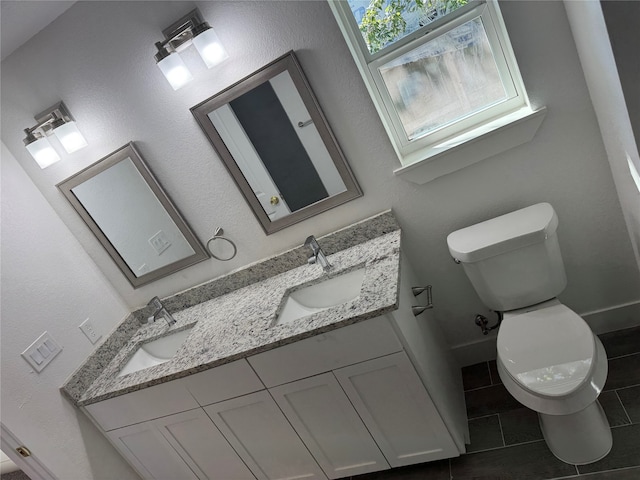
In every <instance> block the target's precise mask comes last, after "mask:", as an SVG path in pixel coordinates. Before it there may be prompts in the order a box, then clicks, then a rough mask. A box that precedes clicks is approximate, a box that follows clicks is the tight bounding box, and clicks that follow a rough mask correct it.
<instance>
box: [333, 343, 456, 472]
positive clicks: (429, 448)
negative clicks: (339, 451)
mask: <svg viewBox="0 0 640 480" xmlns="http://www.w3.org/2000/svg"><path fill="white" fill-rule="evenodd" d="M335 375H336V377H337V379H338V381H339V382H340V385H341V386H342V388H343V389H344V391H345V393H346V394H347V396H348V397H349V399H350V400H351V403H353V405H354V407H355V409H356V410H357V412H358V413H359V414H360V417H361V418H362V420H363V421H364V423H365V425H366V426H367V428H368V429H369V431H370V432H371V434H372V435H373V437H374V439H375V440H376V442H377V444H378V445H379V446H380V449H381V450H382V452H383V453H384V455H385V457H386V458H387V461H388V462H389V463H390V464H391V466H392V467H397V466H401V465H410V464H414V463H420V462H427V461H431V460H438V459H441V458H449V457H454V456H457V455H458V450H457V448H456V446H455V444H454V443H453V440H452V438H451V435H450V434H449V432H448V430H447V428H446V426H445V425H444V423H443V421H442V419H441V418H440V415H439V414H438V411H437V410H436V408H435V406H434V404H433V402H432V401H431V398H430V397H429V394H428V393H427V391H426V390H425V388H424V385H423V384H422V382H421V380H420V378H419V377H418V374H417V373H416V371H415V369H414V368H413V365H412V364H411V362H410V361H409V359H408V358H407V355H406V354H405V353H404V352H401V353H395V354H393V355H388V356H386V357H381V358H376V359H374V360H369V361H367V362H363V363H359V364H357V365H352V366H349V367H345V368H341V369H339V370H336V371H335Z"/></svg>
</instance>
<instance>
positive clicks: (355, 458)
mask: <svg viewBox="0 0 640 480" xmlns="http://www.w3.org/2000/svg"><path fill="white" fill-rule="evenodd" d="M269 391H270V393H271V394H272V395H273V398H274V399H275V401H276V402H277V403H278V405H279V406H280V408H281V409H282V411H283V412H284V414H285V416H286V417H287V418H288V419H289V421H290V422H291V424H292V425H293V428H294V429H295V430H296V431H297V432H298V434H299V435H300V437H301V438H302V440H303V441H304V443H305V444H306V445H307V447H308V448H309V450H310V451H311V453H312V454H313V456H314V457H315V459H316V460H317V461H318V463H319V464H320V466H321V467H322V469H323V470H324V472H325V473H326V474H327V476H328V477H329V478H340V477H345V476H350V475H359V474H361V473H368V472H373V471H377V470H384V469H387V468H389V464H388V463H387V461H386V460H385V458H384V456H383V455H382V453H381V452H380V449H379V448H378V446H377V445H376V443H375V442H374V441H373V438H372V437H371V435H370V434H369V432H368V431H367V429H366V427H365V426H364V424H363V423H362V420H360V417H359V416H358V414H357V413H356V411H355V410H354V408H353V406H352V405H351V402H349V399H348V398H347V396H346V395H345V394H344V392H343V391H342V388H340V385H339V384H338V381H337V380H336V378H335V377H334V376H333V374H332V373H325V374H323V375H318V376H315V377H311V378H305V379H303V380H298V381H297V382H293V383H287V384H285V385H281V386H279V387H275V388H272V389H270V390H269Z"/></svg>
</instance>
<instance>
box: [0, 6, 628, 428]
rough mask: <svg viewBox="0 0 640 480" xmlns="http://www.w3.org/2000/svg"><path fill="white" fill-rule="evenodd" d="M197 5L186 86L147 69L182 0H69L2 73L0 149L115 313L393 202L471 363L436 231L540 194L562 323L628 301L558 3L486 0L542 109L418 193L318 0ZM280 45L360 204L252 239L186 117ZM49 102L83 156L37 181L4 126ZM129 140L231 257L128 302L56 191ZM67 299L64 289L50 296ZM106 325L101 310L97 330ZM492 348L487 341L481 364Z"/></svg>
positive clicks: (253, 231)
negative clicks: (486, 153)
mask: <svg viewBox="0 0 640 480" xmlns="http://www.w3.org/2000/svg"><path fill="white" fill-rule="evenodd" d="M196 5H197V6H198V7H199V8H200V9H201V12H202V14H203V15H204V17H205V18H206V19H207V20H208V21H209V22H210V23H211V25H212V26H213V27H214V28H215V29H216V31H217V33H218V35H219V36H220V38H221V40H222V42H223V43H224V45H225V47H226V48H227V50H228V52H229V55H230V58H229V59H228V60H227V61H225V62H224V63H223V64H222V65H220V66H219V67H217V68H214V69H212V70H206V68H205V67H204V65H203V64H202V63H201V61H200V60H199V58H198V57H197V54H196V53H195V52H194V51H193V49H191V50H189V51H187V52H185V54H184V55H183V58H185V61H186V62H187V64H188V65H189V67H190V68H191V70H192V72H193V73H194V76H195V77H196V79H195V81H194V82H193V83H192V84H190V85H189V86H187V87H185V88H183V89H181V90H179V91H177V92H174V91H173V90H172V89H171V88H170V87H169V85H168V84H167V83H166V81H165V80H164V78H163V77H162V75H161V74H160V72H159V71H158V69H157V68H156V67H155V65H154V62H153V58H152V57H153V53H154V48H153V44H154V42H156V41H159V40H160V39H161V30H162V28H164V27H165V26H167V25H169V24H170V23H171V22H172V21H174V20H175V19H176V18H178V17H179V16H181V15H182V14H184V13H186V11H188V10H189V9H190V8H191V6H192V4H191V3H187V2H134V1H129V2H106V1H105V2H103V1H93V2H78V3H77V4H76V5H74V6H73V7H72V8H71V9H69V10H68V11H67V12H65V13H64V14H63V15H62V16H60V17H59V18H58V19H57V20H56V21H55V22H53V23H52V24H51V25H50V26H49V27H47V28H46V29H44V30H43V31H41V32H40V33H39V34H38V35H37V36H36V37H34V38H33V39H32V40H31V41H30V42H28V43H27V44H25V45H24V46H23V47H22V48H20V49H19V50H17V51H16V52H15V53H14V54H13V55H11V56H9V57H8V58H7V59H6V60H4V61H3V62H2V97H1V100H2V125H3V129H2V139H3V141H4V142H5V143H6V145H7V147H8V148H9V150H10V151H11V152H12V153H13V155H15V157H16V159H17V160H18V162H19V163H20V165H21V166H22V167H23V168H24V169H25V171H26V172H27V174H28V175H29V177H30V178H31V179H32V181H33V182H34V184H35V185H36V186H37V187H38V189H39V190H40V191H41V192H42V194H43V196H44V197H45V198H46V199H47V201H48V202H49V203H50V204H51V205H52V207H53V209H54V210H55V211H56V213H57V214H58V215H59V216H60V218H61V219H62V220H63V221H64V223H65V224H66V225H67V226H68V227H69V228H70V229H71V231H72V232H73V233H74V235H75V236H76V237H77V238H78V239H79V241H80V243H81V244H82V246H83V247H84V248H85V249H86V250H87V252H88V253H89V255H90V256H91V257H92V258H93V259H94V261H95V262H96V263H97V265H99V267H100V269H101V270H102V272H104V274H105V276H106V277H107V278H108V280H109V281H110V282H111V283H112V284H113V285H114V287H115V289H116V291H117V292H118V293H119V294H120V295H121V297H122V298H123V300H124V302H125V303H126V304H127V305H128V306H130V307H136V306H140V305H143V304H144V303H146V302H147V301H148V300H149V298H151V297H152V296H153V295H159V296H161V297H162V296H165V295H168V294H171V293H174V292H177V291H180V290H182V289H185V288H188V287H190V286H192V285H195V284H197V283H200V282H202V281H206V280H208V279H210V278H213V277H215V276H218V275H220V274H222V273H225V272H227V271H230V270H232V269H234V268H239V267H241V266H242V265H245V264H247V263H249V262H252V261H256V260H259V259H261V258H264V257H265V256H268V255H270V254H273V253H277V252H280V251H283V250H285V249H287V248H290V247H293V246H295V245H299V244H301V243H302V242H303V241H304V238H305V237H306V236H307V235H309V234H311V233H313V234H316V235H321V234H323V233H326V232H329V231H332V230H335V229H336V228H338V227H341V226H344V225H347V224H349V223H351V222H353V221H356V220H360V219H362V218H365V217H367V216H369V215H372V214H374V213H378V212H380V211H382V210H384V209H387V208H393V210H394V212H395V214H396V216H397V218H398V219H399V222H400V224H401V225H402V227H403V232H404V233H403V235H404V244H405V249H406V251H407V252H408V254H409V255H410V257H411V260H412V263H413V266H414V268H415V270H416V272H417V274H418V275H419V276H420V278H422V279H423V281H424V282H425V283H431V284H433V286H434V301H435V305H436V308H435V310H434V313H435V315H436V318H437V320H438V321H439V322H440V323H441V325H442V327H443V329H444V331H445V334H446V336H447V339H448V341H449V342H450V343H451V344H452V345H454V346H457V347H459V348H458V350H459V351H460V352H462V353H461V358H463V359H466V360H465V361H471V360H473V359H474V358H475V357H473V356H472V355H471V356H466V357H464V355H465V353H464V352H465V351H466V350H465V346H466V345H468V344H469V345H471V347H470V348H472V349H473V348H474V347H475V343H476V342H483V341H484V340H486V338H485V337H483V336H482V335H481V334H480V332H479V330H478V328H477V327H476V326H475V325H474V323H473V318H474V314H475V312H483V313H485V314H488V313H487V311H486V309H485V308H484V307H483V306H482V304H481V303H480V301H479V299H478V298H477V296H476V295H475V293H474V292H473V289H472V288H471V286H470V284H469V282H468V281H467V279H466V277H465V275H464V273H463V271H462V268H461V267H460V266H458V265H455V264H454V263H453V262H452V261H451V259H450V257H449V254H448V251H447V246H446V241H445V239H446V236H447V234H448V233H450V232H451V231H453V230H456V229H458V228H461V227H464V226H467V225H469V224H471V223H475V222H478V221H482V220H485V219H488V218H490V217H492V216H495V215H498V214H502V213H506V212H508V211H510V210H514V209H517V208H521V207H524V206H527V205H530V204H533V203H536V202H541V201H548V202H550V203H551V204H553V205H554V207H555V208H556V210H557V212H558V215H559V218H560V227H559V236H560V243H561V247H562V249H563V253H564V259H565V264H566V268H567V275H568V279H569V286H568V287H567V289H566V291H565V292H564V293H563V294H562V295H561V299H562V300H563V301H564V302H565V303H567V304H568V305H569V306H570V307H572V308H574V309H575V310H576V311H578V312H579V313H588V312H594V311H601V310H602V311H604V312H605V313H606V312H608V311H609V310H610V309H614V308H615V307H617V306H620V305H625V304H635V303H636V302H638V301H639V300H640V278H639V272H638V265H637V264H636V262H635V259H634V252H633V249H632V246H631V242H630V240H629V234H628V231H627V227H626V225H625V220H624V218H623V215H622V212H621V208H620V203H619V200H618V196H617V193H616V189H615V187H614V183H613V179H612V173H611V169H610V167H609V163H608V161H607V152H606V151H605V147H604V144H603V141H602V137H601V132H600V129H599V127H598V122H597V119H596V116H595V114H594V110H593V107H592V104H591V101H590V98H589V91H588V89H587V86H586V83H585V79H584V75H583V72H582V69H581V65H580V61H579V58H578V55H577V52H576V48H575V44H574V41H573V38H572V36H571V30H570V28H569V24H568V21H567V16H566V12H565V9H564V5H563V3H562V2H555V1H546V2H545V1H513V2H512V1H507V2H503V3H502V4H501V8H502V11H503V15H504V17H505V23H506V25H507V28H508V30H509V32H510V35H511V41H512V43H513V47H514V50H515V53H516V56H517V58H518V61H519V64H520V69H521V71H522V75H523V78H524V80H525V84H526V86H527V88H528V91H529V94H530V97H531V99H532V102H533V103H534V105H536V106H542V105H546V106H547V107H548V114H547V117H546V119H545V121H544V123H543V124H542V126H541V128H540V130H539V132H538V134H537V135H536V137H535V138H534V139H533V141H532V142H530V143H529V144H527V145H524V146H522V147H519V148H516V149H513V150H511V151H508V152H505V153H503V154H501V155H498V156H496V157H493V158H490V159H487V160H485V161H482V162H480V163H478V164H475V165H473V166H470V167H468V168H465V169H463V170H461V171H458V172H456V173H454V174H452V175H448V176H446V177H442V178H439V179H437V180H436V181H433V182H431V183H429V184H427V185H423V186H419V185H414V184H410V183H407V182H404V181H402V180H400V179H398V178H395V177H394V176H393V173H392V170H393V169H394V168H397V166H398V163H397V161H396V159H395V155H394V153H393V149H392V148H391V145H390V143H389V141H388V139H387V137H386V135H385V133H384V130H383V128H382V125H381V123H380V120H379V119H378V117H377V115H376V113H375V109H374V107H373V105H372V103H371V101H370V99H369V97H368V95H367V93H366V89H365V87H364V85H363V83H362V81H361V79H360V77H359V75H358V72H357V69H356V67H355V64H354V63H353V60H352V58H351V56H350V54H349V52H348V49H347V47H346V45H345V43H344V40H343V39H342V36H341V34H340V32H339V30H338V27H337V25H336V23H335V21H334V19H333V17H332V15H331V13H330V10H329V7H328V6H327V4H326V3H325V2H324V1H284V2H277V1H268V2H264V1H262V2H249V1H242V2H223V1H215V2H197V3H196ZM291 49H293V50H295V51H296V54H297V56H298V58H299V60H300V62H301V64H302V67H303V69H304V70H305V72H306V74H307V76H308V77H309V80H310V83H311V86H312V88H313V89H314V92H315V93H316V96H317V97H318V100H319V102H320V104H321V106H322V108H323V109H324V113H325V114H326V116H327V118H328V121H329V123H330V125H331V126H332V128H333V130H334V133H335V135H336V137H337V139H338V142H339V143H340V144H341V146H342V148H343V150H344V152H345V155H346V157H347V159H348V161H349V163H350V165H351V167H352V169H353V170H354V173H355V176H356V178H357V179H358V181H359V182H360V185H361V187H362V188H363V190H364V197H362V198H360V199H357V200H355V201H352V202H350V203H348V204H346V205H343V206H340V207H338V208H335V209H333V210H331V211H329V212H326V213H323V214H321V215H319V216H317V217H314V218H313V219H310V220H307V221H305V222H302V223H300V224H298V225H295V226H292V227H290V228H287V229H285V230H283V231H281V232H278V233H276V234H273V235H271V236H268V237H267V236H265V235H264V233H263V232H262V229H261V228H260V226H259V224H258V222H257V221H256V220H255V219H254V217H253V215H252V213H251V212H250V210H249V208H248V207H247V205H246V203H245V202H244V200H243V198H242V196H241V194H240V192H239V190H238V189H237V188H236V187H235V185H234V183H233V181H232V179H231V177H230V176H229V175H228V173H227V172H226V170H225V168H224V166H223V165H222V162H221V161H220V160H219V159H218V158H217V157H216V155H215V153H214V152H213V150H212V149H211V147H210V145H209V144H208V142H207V140H206V138H205V137H204V135H203V134H202V132H201V131H200V129H199V128H198V126H197V124H196V122H195V120H194V119H193V117H192V115H191V113H190V112H189V108H190V107H191V106H193V105H195V104H197V103H199V102H201V101H202V100H204V99H206V98H208V97H209V96H211V95H213V94H215V93H217V92H218V91H220V90H221V89H223V88H225V87H226V86H228V85H230V84H232V83H234V82H235V81H237V80H238V79H240V78H242V77H243V76H245V75H247V74H248V73H250V72H252V71H254V70H255V69H257V68H259V67H261V66H262V65H264V64H265V63H267V62H269V61H271V60H273V59H274V58H276V57H278V56H280V55H282V54H283V53H285V52H286V51H288V50H291ZM59 100H64V101H65V103H66V104H67V106H68V107H69V108H70V110H71V112H72V113H73V114H74V116H75V117H76V120H77V121H78V125H79V127H80V129H81V130H82V131H83V133H84V135H85V137H86V138H87V140H88V141H89V147H87V148H85V149H84V150H81V151H79V152H77V153H75V154H72V155H65V154H62V157H63V161H61V162H59V163H58V164H55V165H54V166H52V167H49V168H47V169H46V170H40V169H39V168H38V167H37V165H36V164H35V163H34V162H33V161H32V160H31V159H30V157H29V156H28V153H27V152H26V151H25V150H24V148H23V146H22V137H23V134H22V131H21V130H22V129H23V128H25V127H27V126H31V125H32V124H33V115H34V114H36V113H38V112H39V111H41V110H43V109H44V108H46V107H48V106H49V105H52V104H54V103H55V102H57V101H59ZM130 140H134V141H135V142H136V145H137V147H138V148H139V150H140V152H141V154H142V156H143V157H144V158H145V160H146V161H147V162H148V164H149V165H150V168H151V170H152V171H153V172H154V174H155V175H156V177H157V178H158V179H159V182H160V183H161V184H162V185H163V186H164V188H165V189H166V191H167V192H168V194H169V196H170V197H171V198H172V199H173V201H174V202H175V203H176V205H177V206H178V208H179V210H180V211H181V212H182V213H183V215H184V216H185V218H186V220H187V222H188V223H189V224H190V225H191V227H192V228H193V230H194V231H195V232H196V234H197V235H198V236H199V237H200V238H201V239H202V240H203V241H206V240H207V239H208V238H209V237H210V236H211V235H212V234H213V232H214V230H215V228H216V227H217V226H222V227H224V229H225V233H226V234H228V235H229V236H230V238H232V239H233V240H234V241H235V242H236V243H237V244H238V256H237V257H236V258H235V259H234V260H233V261H231V262H226V263H221V262H216V261H215V260H210V261H207V262H203V263H201V264H199V265H197V266H194V267H191V268H189V269H186V270H183V271H181V272H179V273H177V274H174V275H172V276H170V277H168V278H166V279H163V280H160V281H158V282H155V283H153V284H151V285H149V286H145V287H143V288H140V289H138V290H135V291H134V290H133V289H132V288H131V287H130V286H129V285H128V283H127V281H126V280H125V279H124V277H123V276H122V275H121V274H120V272H119V271H118V270H117V268H116V267H115V265H114V264H113V262H111V260H110V259H109V258H108V257H107V255H106V253H105V252H104V251H103V250H102V248H101V247H100V246H99V244H98V243H97V241H95V239H94V238H93V237H92V235H91V233H90V232H89V231H88V229H87V228H86V227H85V226H84V225H83V224H82V222H81V220H80V219H79V218H78V217H77V216H76V214H75V212H73V210H72V209H71V207H70V206H69V205H67V204H66V202H65V200H64V198H63V197H62V196H61V194H60V193H59V192H58V191H57V190H56V188H55V184H56V183H58V182H59V181H60V180H62V179H64V178H66V177H67V176H69V175H71V174H72V173H75V172H76V171H78V170H80V169H81V168H83V167H85V166H87V165H89V164H90V163H92V162H94V161H95V160H97V159H99V158H101V157H103V156H105V155H106V154H108V153H110V152H111V151H113V150H115V149H117V148H119V147H120V146H122V145H124V144H125V143H126V142H128V141H130ZM59 151H60V150H59ZM61 153H62V152H61ZM73 254H74V255H76V253H73ZM73 293H74V290H73V289H72V288H71V287H69V288H68V290H66V291H65V292H64V293H62V295H63V296H66V297H68V298H73V297H72V295H73ZM23 301H25V302H26V300H25V299H23ZM26 307H29V308H30V306H28V305H27V306H26ZM116 310H119V309H116ZM78 312H79V314H78V318H74V319H69V320H68V322H69V323H68V324H66V325H67V326H66V327H60V328H61V329H62V330H63V331H64V332H65V334H66V333H69V334H70V332H75V330H77V329H76V327H75V325H77V324H78V323H79V322H80V321H81V320H82V316H83V315H85V313H84V312H82V309H81V308H79V309H78ZM116 317H117V318H116ZM119 318H120V315H119V314H118V313H114V318H113V321H114V322H115V321H117V320H118V319H119ZM599 318H602V319H603V320H602V325H601V327H602V328H601V329H606V328H607V326H610V327H611V328H615V325H614V324H613V323H608V322H610V318H609V317H607V316H606V315H603V316H600V317H599ZM632 320H635V321H638V317H637V316H636V317H635V318H634V319H632ZM67 330H68V332H67ZM87 351H88V350H87ZM491 351H492V350H491V345H490V344H489V348H488V349H487V350H486V352H487V355H491ZM78 356H80V355H78ZM76 361H77V363H79V358H76ZM16 368H17V367H16ZM18 374H19V373H16V375H18ZM25 421H26V420H25ZM25 428H26V429H27V430H28V429H29V428H31V425H30V424H29V422H27V424H26V425H25ZM16 430H17V431H18V432H19V429H16Z"/></svg>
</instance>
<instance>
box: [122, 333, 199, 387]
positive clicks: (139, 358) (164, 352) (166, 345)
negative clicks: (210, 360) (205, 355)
mask: <svg viewBox="0 0 640 480" xmlns="http://www.w3.org/2000/svg"><path fill="white" fill-rule="evenodd" d="M190 333H191V329H190V328H187V329H186V330H180V331H179V332H176V333H172V334H171V335H167V336H166V337H162V338H158V339H157V340H153V341H151V342H147V343H143V344H142V345H140V347H139V348H138V350H137V351H136V353H134V354H133V357H131V358H130V359H129V361H128V362H127V363H126V364H125V366H124V367H123V368H122V370H120V373H119V374H118V376H119V377H121V376H123V375H127V374H128V373H133V372H137V371H138V370H143V369H145V368H149V367H153V366H155V365H160V364H161V363H164V362H167V361H169V360H171V359H172V358H173V356H174V355H175V354H176V352H177V351H178V349H179V348H180V347H181V346H182V344H183V343H184V341H185V340H186V339H187V337H188V336H189V334H190Z"/></svg>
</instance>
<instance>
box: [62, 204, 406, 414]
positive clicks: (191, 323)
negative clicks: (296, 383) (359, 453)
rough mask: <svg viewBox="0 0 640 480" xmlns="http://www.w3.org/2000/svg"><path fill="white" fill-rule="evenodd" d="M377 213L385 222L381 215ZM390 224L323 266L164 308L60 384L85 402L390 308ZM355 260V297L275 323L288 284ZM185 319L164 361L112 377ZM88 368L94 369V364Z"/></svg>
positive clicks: (394, 292) (393, 300)
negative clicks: (86, 374) (164, 316)
mask: <svg viewBox="0 0 640 480" xmlns="http://www.w3.org/2000/svg"><path fill="white" fill-rule="evenodd" d="M388 215H390V212H388ZM391 218H393V217H392V216H391ZM385 221H386V222H387V223H389V221H388V218H387V219H386V220H385ZM391 224H395V220H394V221H393V222H390V224H389V225H388V226H387V230H388V229H391V230H392V231H391V233H384V232H380V233H382V234H381V235H380V236H378V237H375V238H373V239H369V240H366V241H364V240H365V239H362V238H361V240H363V242H362V243H358V244H357V245H355V246H352V247H349V248H347V249H344V250H340V251H337V252H336V253H333V254H331V255H329V260H330V261H331V263H332V264H333V266H334V267H333V269H332V270H331V271H330V272H329V273H325V272H323V271H322V268H321V267H320V266H318V265H302V266H299V267H296V268H292V269H289V270H287V271H284V272H282V273H278V274H276V275H274V276H271V277H268V278H265V279H263V280H260V281H258V282H256V283H253V284H251V285H248V286H244V287H239V288H237V289H235V290H232V291H231V292H229V293H225V294H221V295H220V296H217V297H214V298H211V299H210V300H206V301H202V302H200V303H195V304H193V305H191V306H187V307H186V308H184V309H182V310H180V311H175V310H174V309H171V308H170V311H173V312H175V313H174V314H173V316H174V318H175V319H176V321H177V323H176V324H175V325H173V326H172V327H171V328H169V327H168V326H167V325H166V323H164V322H163V321H161V320H160V321H159V322H156V323H155V324H151V325H145V326H142V327H140V328H139V329H138V330H137V331H136V332H135V333H133V334H132V336H131V337H130V339H129V340H128V342H127V343H126V344H125V345H124V347H122V348H119V350H118V351H117V352H116V353H115V356H113V357H112V359H110V361H109V362H108V363H106V362H105V363H106V365H104V366H103V367H101V368H100V370H101V373H99V374H96V377H97V378H95V380H93V381H92V383H91V384H90V385H88V388H87V387H85V388H84V389H83V390H82V391H80V389H79V387H78V386H77V385H74V387H75V391H73V390H71V388H69V387H68V384H69V385H70V384H71V380H72V379H70V381H69V382H68V384H65V386H63V387H62V390H63V393H65V395H66V396H67V397H68V398H69V399H70V400H71V401H72V402H73V403H74V404H76V405H77V406H82V405H88V404H91V403H95V402H98V401H101V400H105V399H107V398H112V397H115V396H118V395H122V394H125V393H129V392H133V391H136V390H140V389H142V388H146V387H149V386H152V385H156V384H159V383H163V382H167V381H170V380H174V379H177V378H181V377H184V376H187V375H190V374H193V373H197V372H200V371H203V370H207V369H209V368H212V367H215V366H217V365H221V364H224V363H228V362H231V361H234V360H237V359H239V358H244V357H248V356H250V355H253V354H256V353H259V352H263V351H266V350H269V349H272V348H275V347H278V346H280V345H284V344H287V343H292V342H295V341H298V340H301V339H303V338H306V337H310V336H313V335H317V334H320V333H323V332H326V331H329V330H332V329H335V328H339V327H342V326H345V325H349V324H351V323H355V322H358V321H361V320H365V319H368V318H373V317H376V316H379V315H382V314H384V313H387V312H389V311H391V310H394V309H396V308H397V303H398V281H399V264H400V261H399V258H400V231H399V230H398V227H397V224H395V229H392V228H389V227H391V226H393V225H391ZM369 236H371V235H369ZM321 244H323V242H321ZM323 247H324V245H323ZM361 266H365V276H364V280H363V285H362V288H361V291H360V295H359V297H358V298H356V299H355V300H352V301H349V302H346V303H343V304H341V305H337V306H335V307H331V308H329V309H327V310H324V311H322V312H318V313H315V314H313V315H310V316H308V317H305V318H304V319H302V320H300V321H296V322H292V323H287V324H275V321H276V318H277V314H278V313H279V309H280V308H281V305H282V303H283V300H284V299H285V297H286V294H287V293H288V291H289V290H291V289H296V288H301V287H304V286H307V285H310V284H313V283H319V282H321V281H323V280H324V279H326V278H329V277H332V276H336V275H340V274H341V273H345V272H348V271H351V270H353V269H355V268H358V267H361ZM191 303H193V302H191ZM123 323H127V322H123ZM129 323H135V322H131V321H130V322H129ZM190 327H192V330H191V333H190V334H189V336H188V338H187V340H186V341H185V342H184V343H183V345H182V346H181V348H180V349H179V350H178V352H177V353H176V355H175V356H174V357H173V358H172V359H171V360H170V361H168V362H165V363H163V364H161V365H157V366H154V367H150V368H146V369H144V370H139V371H137V372H133V373H130V374H128V375H124V376H122V377H118V373H119V372H120V370H121V368H122V367H123V366H124V365H125V363H126V362H127V361H128V359H129V358H131V356H132V355H133V354H134V353H135V351H136V350H137V348H138V347H139V345H140V344H142V343H145V342H148V341H150V340H153V339H156V338H159V337H162V336H164V335H167V334H170V333H173V332H176V331H179V330H182V329H186V328H190ZM128 328H129V329H131V328H133V326H130V327H128ZM92 368H94V370H95V367H92ZM96 373H97V372H96Z"/></svg>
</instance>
